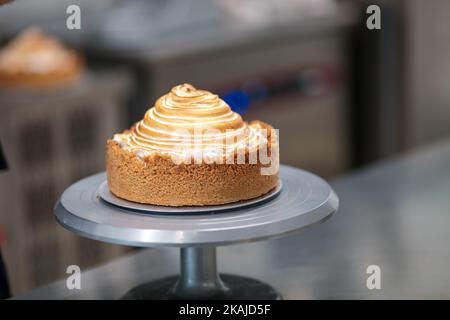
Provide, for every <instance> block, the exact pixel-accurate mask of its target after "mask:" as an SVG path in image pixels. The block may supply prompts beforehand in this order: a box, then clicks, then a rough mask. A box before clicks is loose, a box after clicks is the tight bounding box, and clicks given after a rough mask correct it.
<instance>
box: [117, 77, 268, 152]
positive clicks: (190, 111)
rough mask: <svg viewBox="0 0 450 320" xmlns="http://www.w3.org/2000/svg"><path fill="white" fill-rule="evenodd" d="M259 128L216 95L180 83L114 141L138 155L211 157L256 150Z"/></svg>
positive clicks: (258, 140) (259, 140) (259, 135)
mask: <svg viewBox="0 0 450 320" xmlns="http://www.w3.org/2000/svg"><path fill="white" fill-rule="evenodd" d="M258 129H261V127H260V126H259V125H258V124H251V125H249V124H247V123H246V122H244V121H243V120H242V118H241V116H240V115H239V114H237V113H235V112H233V111H232V110H231V108H230V107H229V106H228V104H227V103H226V102H225V101H223V100H222V99H220V98H219V96H217V95H216V94H212V93H211V92H208V91H206V90H199V89H196V88H195V87H194V86H192V85H190V84H181V85H178V86H175V87H173V88H172V90H171V91H170V92H169V93H167V94H166V95H164V96H162V97H160V98H159V99H158V100H157V101H156V103H155V105H154V106H153V107H152V108H150V109H149V110H148V111H147V112H146V113H145V116H144V119H142V120H141V121H139V122H138V123H136V124H135V125H134V126H133V127H132V128H131V129H130V130H129V131H126V132H124V133H121V134H116V135H115V136H114V140H115V141H117V142H119V144H120V146H121V147H122V148H125V149H127V150H129V151H132V152H134V153H135V154H137V155H138V156H147V155H150V154H152V153H155V152H158V153H166V154H170V155H177V156H182V157H190V156H192V155H195V154H196V153H199V152H200V153H202V155H203V156H204V157H213V158H214V157H217V156H223V155H225V156H226V155H227V154H229V153H230V152H233V151H235V150H237V149H239V148H244V149H246V150H250V149H251V148H255V147H257V145H258V143H261V139H260V137H263V136H262V135H261V134H260V133H259V132H258V131H259V130H258ZM264 139H265V138H264ZM265 142H267V139H266V141H265Z"/></svg>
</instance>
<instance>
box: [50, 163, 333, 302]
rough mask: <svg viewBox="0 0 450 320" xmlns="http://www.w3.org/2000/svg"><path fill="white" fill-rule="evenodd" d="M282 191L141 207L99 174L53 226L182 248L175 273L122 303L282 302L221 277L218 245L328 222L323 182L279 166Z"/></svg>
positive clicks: (80, 187) (63, 207) (70, 193)
mask: <svg viewBox="0 0 450 320" xmlns="http://www.w3.org/2000/svg"><path fill="white" fill-rule="evenodd" d="M280 179H281V184H280V186H279V187H278V188H277V189H275V190H273V191H272V192H270V193H269V194H266V195H264V196H262V197H260V198H257V199H252V200H249V201H243V202H239V203H233V204H228V205H221V206H205V207H163V206H151V205H140V204H137V203H133V202H129V201H125V200H122V199H119V198H117V197H115V196H114V195H113V194H111V193H110V192H109V190H108V188H107V185H106V183H105V181H106V174H105V173H99V174H96V175H93V176H90V177H87V178H85V179H83V180H80V181H78V182H76V183H75V184H73V185H72V186H70V187H69V188H68V189H66V191H65V192H64V193H63V195H62V196H61V199H60V200H59V201H58V203H57V204H56V206H55V215H56V218H57V220H58V222H59V223H60V224H61V225H62V226H64V227H65V228H67V229H68V230H70V231H72V232H74V233H77V234H79V235H82V236H84V237H88V238H91V239H95V240H99V241H104V242H110V243H115V244H121V245H129V246H138V247H164V246H172V247H180V251H181V259H180V260H181V273H180V276H172V277H168V278H163V279H160V280H156V281H153V282H149V283H145V284H142V285H140V286H138V287H136V288H134V289H131V290H130V291H129V292H128V293H126V294H125V296H124V297H123V298H124V299H281V295H280V294H279V293H278V292H277V291H276V290H275V289H273V288H272V287H270V286H269V285H267V284H265V283H263V282H261V281H258V280H255V279H252V278H247V277H242V276H236V275H228V274H220V275H219V274H218V272H217V263H216V246H220V245H230V244H235V243H241V242H250V241H258V240H264V239H269V238H274V237H281V236H284V235H286V234H288V233H291V232H295V231H299V230H301V229H303V228H305V227H308V226H310V225H313V224H316V223H320V222H323V221H325V220H326V219H327V218H329V217H330V216H331V215H332V214H333V213H334V212H336V210H337V207H338V202H339V201H338V198H337V196H336V194H335V193H334V192H333V190H332V189H331V187H330V186H329V185H328V184H327V183H326V182H325V181H324V180H322V179H321V178H319V177H317V176H315V175H313V174H311V173H309V172H306V171H304V170H300V169H296V168H293V167H289V166H280Z"/></svg>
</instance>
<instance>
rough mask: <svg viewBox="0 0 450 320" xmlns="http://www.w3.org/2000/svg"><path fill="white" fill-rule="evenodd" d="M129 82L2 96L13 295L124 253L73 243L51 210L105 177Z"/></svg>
mask: <svg viewBox="0 0 450 320" xmlns="http://www.w3.org/2000/svg"><path fill="white" fill-rule="evenodd" d="M128 87H129V78H128V75H127V73H124V72H107V73H105V72H103V73H99V72H89V73H88V74H87V75H85V76H83V78H82V79H80V81H79V82H77V83H76V84H74V85H70V86H66V87H64V88H54V89H41V90H39V91H36V90H32V89H17V90H8V91H5V90H2V91H0V111H1V117H0V137H1V141H2V143H3V147H4V151H5V154H6V156H7V159H8V162H9V169H8V171H6V172H2V173H1V179H0V203H1V204H2V209H1V214H0V226H1V227H2V229H3V230H2V231H3V233H4V236H5V239H4V244H3V246H2V249H4V255H5V260H6V264H7V266H8V267H9V268H8V269H9V276H10V282H11V285H12V290H13V292H14V293H18V292H23V291H25V290H29V289H31V288H33V287H35V286H38V285H42V284H45V283H48V282H49V281H51V280H54V279H57V278H61V277H63V276H64V274H65V270H66V268H67V266H69V265H71V264H77V265H80V267H87V266H92V265H94V264H97V263H100V262H103V261H105V260H107V259H109V258H111V257H114V256H117V255H118V254H120V253H122V252H124V250H125V249H124V248H123V247H119V246H107V245H103V244H99V243H98V242H96V241H89V240H84V239H81V238H79V237H76V236H73V235H72V234H70V233H69V232H67V231H65V230H64V229H62V228H60V227H59V225H57V224H56V223H55V220H54V216H53V213H52V212H53V206H54V204H55V202H56V200H57V199H58V198H59V196H60V195H61V193H62V191H63V190H64V189H65V188H66V187H67V186H68V185H70V184H71V183H73V182H75V181H77V180H79V179H81V178H83V177H85V176H87V175H90V174H92V173H96V172H98V171H102V170H104V150H105V141H106V139H108V138H109V137H111V136H112V135H113V133H114V132H116V131H117V130H120V129H123V128H125V127H126V117H125V116H124V115H125V114H126V110H125V101H126V97H127V91H128Z"/></svg>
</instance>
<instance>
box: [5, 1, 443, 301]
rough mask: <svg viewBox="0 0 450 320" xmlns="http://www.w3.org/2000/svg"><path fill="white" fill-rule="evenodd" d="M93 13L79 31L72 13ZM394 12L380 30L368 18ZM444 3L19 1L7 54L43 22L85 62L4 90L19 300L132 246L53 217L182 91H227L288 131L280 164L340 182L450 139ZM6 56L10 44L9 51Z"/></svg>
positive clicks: (9, 240)
mask: <svg viewBox="0 0 450 320" xmlns="http://www.w3.org/2000/svg"><path fill="white" fill-rule="evenodd" d="M72 4H76V5H78V6H79V7H80V9H81V29H79V30H69V29H68V28H66V19H67V17H68V16H69V15H68V14H67V13H66V9H67V7H68V6H69V5H72ZM371 4H376V5H378V6H379V7H380V8H381V29H380V30H369V29H368V28H367V27H366V20H367V18H368V17H369V14H367V13H366V9H367V7H368V6H369V5H371ZM448 12H450V2H449V1H445V0H434V1H425V0H409V1H406V0H403V1H401V0H398V1H379V0H374V1H364V0H360V1H356V0H354V1H350V0H348V1H337V0H283V1H281V0H278V1H272V0H241V1H237V0H214V1H207V0H183V1H181V0H155V1H144V0H130V1H114V0H96V1H88V0H84V1H76V0H70V1H66V0H40V1H33V0H15V1H13V2H11V3H9V4H5V5H3V6H0V45H1V46H4V45H6V44H7V43H8V42H9V41H10V40H11V39H13V38H14V37H15V36H16V35H17V34H18V33H20V32H21V31H23V30H25V29H26V28H28V27H30V26H39V27H40V28H41V29H42V30H43V31H44V32H45V33H48V34H50V35H52V36H54V37H56V38H57V39H59V40H60V41H61V42H62V43H64V44H65V45H66V46H68V47H71V48H73V49H75V50H76V51H77V52H79V53H80V54H81V55H83V56H84V57H85V58H86V61H87V69H86V70H85V75H84V76H83V77H82V78H81V79H80V81H78V82H77V83H76V84H73V85H72V86H65V87H64V89H61V88H58V89H51V88H44V89H42V88H38V89H36V88H26V89H21V90H19V91H17V90H10V89H8V88H1V87H0V141H1V144H2V146H3V151H4V153H5V157H6V160H7V162H8V164H9V166H8V167H9V168H8V170H6V171H0V208H1V209H0V241H1V249H2V252H3V256H4V259H5V263H6V266H7V269H8V271H9V278H10V282H11V286H12V292H13V293H14V294H17V293H21V292H24V291H27V290H30V289H32V288H34V287H36V286H41V285H43V284H46V283H48V282H50V281H52V280H55V279H59V278H62V277H64V276H65V270H66V267H67V266H68V265H70V264H77V265H79V266H80V267H81V268H82V269H83V268H87V267H90V266H93V265H96V264H99V263H102V262H105V261H108V260H110V259H112V258H114V257H117V256H119V255H121V254H124V253H125V252H127V251H129V250H131V249H129V248H125V247H120V246H113V245H107V244H101V243H99V242H95V241H91V240H87V239H82V238H81V237H77V236H74V235H72V234H70V233H69V232H68V231H66V230H64V229H63V228H61V227H59V226H58V225H57V224H56V223H55V221H54V218H53V214H52V209H53V205H54V204H55V202H56V201H57V199H58V197H59V196H60V194H61V193H62V191H63V190H64V189H65V188H66V187H67V186H69V185H70V184H71V183H73V182H75V181H77V180H79V179H81V178H83V177H85V176H87V175H89V174H92V173H95V172H98V171H101V170H104V163H103V162H104V148H105V141H106V139H108V138H109V137H111V136H112V135H113V133H115V132H118V131H121V130H123V129H125V128H128V127H129V126H130V125H131V124H132V123H134V122H135V121H137V120H139V119H140V118H141V117H142V115H143V114H144V112H145V111H146V110H147V109H148V108H149V107H151V106H152V104H153V102H154V100H155V99H156V98H158V97H159V96H161V95H163V94H165V93H166V92H167V91H168V90H169V89H170V88H171V87H172V86H174V85H176V84H180V83H184V82H189V83H192V84H193V85H194V86H196V87H199V88H203V89H208V90H210V91H213V92H216V93H218V94H219V95H220V96H221V97H222V98H223V99H225V100H226V101H227V102H228V103H229V104H230V106H231V107H232V108H233V109H234V110H235V111H237V112H239V113H241V114H242V115H243V117H244V119H246V120H253V119H260V120H263V121H267V122H269V123H271V124H273V126H274V127H275V128H278V129H279V130H280V142H281V147H280V152H281V161H282V163H285V164H290V165H293V166H297V167H301V168H304V169H307V170H310V171H313V172H315V173H317V174H319V175H321V176H323V177H325V178H327V179H332V178H335V177H337V176H339V175H343V174H345V173H347V172H349V171H351V170H354V169H356V168H358V167H360V166H363V165H367V164H369V163H371V162H374V161H377V160H379V159H382V158H385V157H391V156H393V155H395V154H397V153H400V152H403V151H405V150H408V149H411V148H416V147H418V146H420V145H422V144H425V143H428V142H431V141H433V140H436V139H439V138H441V137H443V136H446V135H449V134H450V108H449V107H448V106H449V103H450V90H448V88H449V85H448V84H449V83H450V60H449V59H448V57H449V55H450V19H448V17H447V13H448ZM0 50H1V47H0Z"/></svg>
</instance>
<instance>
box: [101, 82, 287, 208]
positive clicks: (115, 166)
mask: <svg viewBox="0 0 450 320" xmlns="http://www.w3.org/2000/svg"><path fill="white" fill-rule="evenodd" d="M266 133H267V134H266ZM277 137H278V135H277V134H276V133H275V132H274V131H273V128H272V127H271V126H270V125H268V124H265V123H263V122H260V121H254V122H251V123H246V122H244V121H243V120H242V118H241V116H240V115H238V114H237V113H235V112H233V111H232V110H231V109H230V107H229V106H228V104H226V103H225V102H224V101H223V100H221V99H220V98H219V97H218V96H217V95H215V94H212V93H210V92H208V91H205V90H197V89H196V88H194V87H193V86H192V85H190V84H183V85H179V86H176V87H174V88H172V90H171V91H170V92H169V93H168V94H166V95H164V96H162V97H161V98H159V99H158V100H157V101H156V103H155V106H154V107H152V108H150V109H149V110H148V111H147V112H146V113H145V116H144V119H143V120H141V121H140V122H138V123H136V124H135V125H134V126H133V127H132V128H131V129H130V130H126V131H124V132H122V133H119V134H115V135H114V138H113V139H111V140H108V142H107V151H106V171H107V179H108V186H109V189H110V191H111V192H112V193H113V194H114V195H116V196H117V197H120V198H123V199H126V200H129V201H134V202H139V203H146V204H154V205H164V206H202V205H218V204H225V203H231V202H236V201H240V200H247V199H251V198H255V197H258V196H261V195H263V194H265V193H267V192H269V191H271V190H272V189H273V188H275V187H276V186H277V185H278V181H279V180H278V179H279V178H278V161H279V159H278V154H279V153H278V140H277ZM263 149H264V150H263ZM262 151H263V152H262ZM262 155H266V158H267V159H263V158H264V157H263V156H262ZM268 160H269V161H268ZM264 169H270V170H266V172H264Z"/></svg>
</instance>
